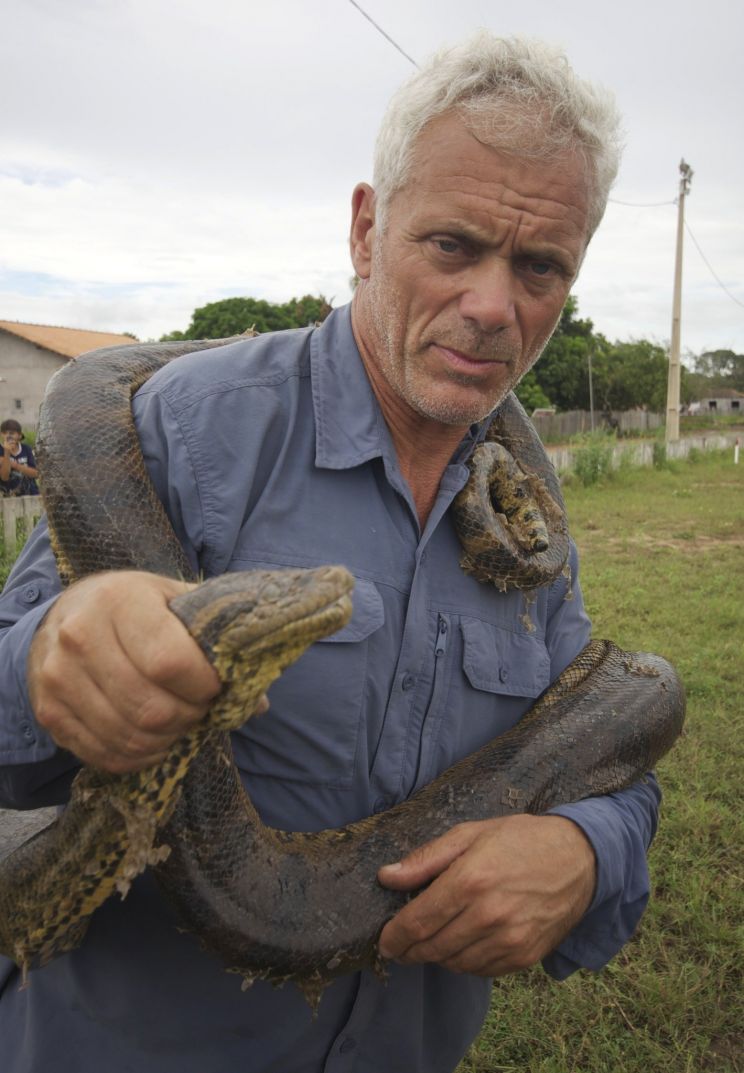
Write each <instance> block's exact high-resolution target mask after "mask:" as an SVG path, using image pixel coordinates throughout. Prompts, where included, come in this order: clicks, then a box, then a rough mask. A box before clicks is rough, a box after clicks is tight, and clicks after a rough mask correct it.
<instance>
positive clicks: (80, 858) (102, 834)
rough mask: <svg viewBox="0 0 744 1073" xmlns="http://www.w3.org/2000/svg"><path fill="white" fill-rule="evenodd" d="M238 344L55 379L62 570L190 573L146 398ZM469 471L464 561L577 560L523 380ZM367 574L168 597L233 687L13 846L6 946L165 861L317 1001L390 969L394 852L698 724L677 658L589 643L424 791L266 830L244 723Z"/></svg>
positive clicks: (511, 567) (634, 770)
mask: <svg viewBox="0 0 744 1073" xmlns="http://www.w3.org/2000/svg"><path fill="white" fill-rule="evenodd" d="M238 338H239V337H238ZM231 341H234V340H216V341H215V340H211V341H200V342H179V343H170V344H152V345H142V346H140V345H132V346H129V347H123V348H122V347H117V348H108V349H106V350H101V351H96V352H94V353H92V354H89V355H85V356H84V357H83V358H79V359H77V360H75V361H73V362H71V363H69V365H68V366H67V367H66V368H65V369H63V370H62V371H61V372H60V373H58V374H57V375H56V376H55V377H54V378H53V380H52V382H51V383H50V386H49V389H48V391H47V395H46V399H45V402H44V406H43V408H42V415H41V422H40V429H39V454H40V465H41V467H42V472H43V475H44V481H43V485H44V497H45V507H46V510H47V516H48V521H49V529H50V534H51V540H52V546H53V549H54V552H55V557H56V559H57V564H58V569H59V573H60V576H61V578H62V580H63V583H64V584H69V583H70V582H72V581H74V580H76V579H80V578H82V577H85V576H86V575H88V574H91V573H94V572H98V571H101V570H117V569H131V568H134V569H142V570H148V571H152V572H156V573H160V574H163V575H167V576H171V577H185V578H191V577H192V573H191V570H190V567H189V564H188V562H187V560H186V558H185V556H184V554H183V552H182V550H181V548H180V546H179V545H178V542H177V541H176V538H175V536H174V534H173V532H172V530H171V527H170V524H169V522H168V520H167V517H166V515H165V512H164V510H163V508H162V506H161V504H160V502H159V500H158V498H157V496H156V495H155V492H154V490H153V488H152V486H151V484H150V482H149V478H148V477H147V473H146V470H145V466H144V462H143V459H142V455H141V451H140V448H139V441H138V439H137V435H136V431H135V428H134V423H133V420H132V415H131V396H132V394H133V392H134V391H136V390H137V388H138V387H139V386H141V385H142V384H143V383H144V382H145V381H146V380H147V379H149V377H150V376H152V375H153V373H154V372H155V371H156V370H157V369H158V368H160V367H161V366H162V365H163V364H165V363H166V362H168V361H170V360H171V359H173V358H177V357H179V356H180V355H181V354H184V353H188V352H192V351H195V350H202V349H205V348H208V347H213V346H219V345H225V343H227V342H231ZM81 444H88V445H89V446H90V459H89V460H87V461H86V460H85V459H82V460H81V459H80V457H79V453H80V445H81ZM470 465H471V479H470V480H469V482H468V484H467V486H466V489H465V490H464V491H463V492H462V493H460V495H459V497H458V499H457V501H456V503H455V504H454V506H453V511H454V515H455V519H456V524H457V526H458V532H459V535H460V538H461V542H462V544H463V548H464V551H463V558H462V560H461V565H462V567H463V569H464V570H466V571H468V572H470V573H472V574H473V575H474V576H475V577H476V578H478V580H480V581H484V582H487V583H492V584H494V585H496V586H497V587H498V588H500V589H506V588H513V587H517V588H523V589H526V590H530V589H534V588H535V587H536V586H539V585H543V584H547V583H549V582H550V581H551V580H553V579H554V578H556V577H557V576H558V575H559V574H560V573H561V572H565V570H566V561H567V555H568V533H567V525H566V519H565V513H564V508H563V502H562V499H561V494H560V489H559V486H558V481H557V478H556V476H555V474H554V472H553V469H552V466H551V465H550V463H549V461H548V459H547V457H546V455H545V452H544V450H543V448H542V445H541V444H540V441H539V439H538V437H537V435H536V433H535V432H534V429H533V428H532V425H531V423H530V422H529V420H528V419H527V417H526V415H525V414H524V411H523V410H522V409H521V407H520V406H519V403H518V402H517V401H516V399H515V398H514V397H513V396H511V395H510V396H509V397H508V398H507V399H506V400H505V402H504V403H503V404H502V405H501V407H500V408H499V411H498V413H497V415H496V417H495V419H494V421H493V423H492V425H491V429H490V432H489V442H488V443H484V444H482V445H480V446H479V447H478V448H477V449H476V451H475V452H474V455H473V458H472V460H471V463H470ZM351 587H352V579H351V576H350V575H349V574H348V572H347V571H346V570H345V569H344V568H343V567H338V566H327V567H319V568H318V569H316V570H309V571H299V570H287V571H272V572H261V571H256V572H251V573H239V574H228V575H225V576H224V577H222V578H216V579H212V580H210V581H207V582H205V583H204V584H202V585H200V586H199V587H198V588H197V589H195V590H193V591H192V592H190V593H188V594H187V595H185V596H181V597H178V598H177V599H176V600H175V601H173V602H172V604H171V609H172V610H173V611H174V613H176V614H177V615H179V617H180V618H181V619H182V620H183V621H184V623H185V624H186V626H187V627H188V628H189V629H190V631H191V632H192V634H193V636H194V637H195V639H196V640H197V641H198V643H199V644H200V645H201V647H202V649H203V650H204V651H205V653H206V654H207V656H208V657H209V658H210V659H211V660H212V661H213V663H214V665H215V667H216V668H217V670H218V673H219V675H220V678H221V680H222V682H223V689H222V692H221V694H220V695H219V697H218V698H217V700H216V701H215V703H214V704H213V705H212V708H211V709H210V712H209V714H208V716H207V717H206V719H205V721H204V722H203V724H202V725H200V727H199V728H198V729H197V730H195V731H193V732H191V733H190V734H189V735H187V736H186V737H185V738H184V739H182V740H181V741H179V742H177V743H176V745H175V746H174V747H173V748H172V750H171V752H170V754H169V756H168V757H167V759H166V760H165V761H164V762H163V763H162V764H159V765H157V766H156V767H154V768H149V769H146V770H145V771H141V772H137V773H135V774H131V775H110V774H106V773H104V772H100V771H96V770H93V769H91V768H83V769H82V771H81V772H80V773H79V774H78V776H77V778H76V780H75V783H74V785H73V791H72V798H71V802H70V804H69V806H68V808H67V809H66V811H65V812H64V813H63V815H62V816H61V817H60V818H58V819H57V820H56V821H55V822H53V823H52V824H51V825H49V826H47V827H45V828H44V829H43V830H41V831H40V832H39V833H37V834H36V835H34V836H33V837H31V838H27V839H26V841H24V842H23V843H22V844H21V845H19V846H17V847H15V848H13V849H12V852H9V853H7V855H6V856H5V857H4V859H2V860H0V952H2V953H4V954H6V955H7V956H9V957H11V958H13V959H14V960H15V961H16V962H17V963H18V964H19V965H20V966H22V968H23V969H24V971H25V970H26V969H27V968H29V967H36V966H38V965H43V964H44V963H45V962H47V961H49V960H50V959H51V958H54V957H56V956H58V955H59V954H61V953H64V952H65V951H68V950H70V949H72V948H74V947H75V946H76V945H78V944H79V943H80V942H81V941H82V940H83V938H84V935H85V931H86V928H87V924H88V921H89V919H90V916H91V914H92V913H93V912H94V911H95V909H96V908H97V907H98V906H99V905H101V904H102V903H103V902H104V901H105V900H106V899H107V898H108V897H110V896H111V894H113V893H114V892H115V891H118V892H119V893H120V894H122V895H123V894H125V893H126V891H127V889H128V887H129V884H130V883H131V881H132V879H133V878H134V877H135V876H136V875H138V874H139V873H140V872H141V871H142V870H143V869H144V868H146V867H148V866H149V867H152V868H153V869H154V871H155V874H156V876H157V879H158V881H159V883H160V884H161V886H162V888H163V890H164V892H165V895H166V897H167V898H168V900H169V901H170V903H171V905H172V906H173V908H174V910H175V912H176V914H177V916H178V917H179V918H180V921H181V922H182V923H183V926H184V927H185V928H186V929H187V930H189V931H192V932H193V933H195V935H196V936H197V937H198V939H199V941H200V942H201V943H202V945H203V946H204V948H205V949H206V950H207V951H209V952H211V953H212V954H214V955H215V956H217V957H218V958H220V959H221V960H222V961H223V962H224V964H225V966H226V967H227V968H229V969H231V970H234V971H237V972H239V973H241V974H242V975H243V977H244V979H245V982H246V983H250V982H251V981H252V980H253V979H256V978H262V979H269V980H272V981H273V982H275V983H278V982H282V981H285V980H292V981H294V982H295V983H297V984H298V986H300V987H301V988H302V989H303V990H304V992H305V994H306V995H307V996H308V998H309V999H310V1000H311V1001H317V998H318V996H319V994H320V993H321V992H322V989H323V988H324V987H325V986H326V984H327V983H328V982H329V981H330V980H331V979H332V978H333V977H334V976H336V975H338V974H340V973H345V972H349V971H353V970H357V969H359V968H361V967H364V966H373V967H375V968H377V969H380V967H381V966H380V963H379V957H378V954H377V950H376V940H377V937H378V935H379V933H380V930H381V929H382V927H383V925H384V923H385V922H386V921H387V920H388V919H390V917H391V916H393V915H394V914H395V912H396V911H397V910H398V909H399V908H400V907H401V906H402V905H403V904H404V902H405V900H406V898H407V896H406V895H404V894H401V893H399V892H394V891H391V890H387V889H385V888H383V887H382V886H380V884H379V883H378V882H377V880H376V873H377V870H378V868H379V866H380V865H381V864H384V863H387V862H390V861H394V860H397V859H399V858H400V857H401V856H402V855H404V854H406V853H407V852H408V851H410V850H411V849H413V848H414V847H415V846H417V845H420V844H421V843H423V842H426V841H428V840H429V839H432V838H434V837H436V836H438V835H440V834H442V833H444V832H445V831H447V830H449V828H451V827H452V826H453V825H454V824H456V823H460V822H464V821H471V820H479V819H485V818H488V817H494V816H501V815H506V814H509V813H512V812H532V813H537V812H542V811H545V810H547V809H549V808H550V807H552V806H554V805H557V804H560V803H565V802H568V801H573V800H579V799H580V798H582V797H586V796H589V795H593V794H603V793H609V792H611V791H613V790H617V789H620V788H622V787H624V786H627V785H628V784H629V783H631V782H632V781H634V780H636V779H638V778H640V777H642V776H643V774H644V772H646V771H647V770H648V769H649V768H650V767H652V766H653V765H654V764H655V763H656V761H657V760H658V759H659V758H660V757H661V756H662V755H664V753H665V752H666V751H667V750H668V749H669V748H670V747H671V745H672V743H673V742H674V740H675V738H676V737H677V735H678V734H679V732H680V730H681V726H682V720H683V717H684V694H683V690H682V686H681V684H680V682H679V679H678V677H677V675H676V673H675V671H674V668H673V667H671V665H670V664H669V663H667V662H666V661H665V660H663V659H661V658H660V657H658V656H653V655H649V654H643V653H627V652H622V651H620V650H619V649H618V648H616V647H615V646H614V645H613V644H612V643H611V642H609V641H592V642H591V643H590V644H589V645H588V646H587V648H586V649H585V650H584V651H583V652H582V653H581V654H580V655H579V656H578V658H577V659H576V660H575V661H574V662H573V663H572V664H571V665H570V666H569V667H568V668H567V669H566V671H564V673H563V674H562V675H561V676H560V678H559V679H558V680H557V681H556V682H555V683H554V684H553V685H552V686H551V687H550V689H548V690H547V692H546V693H545V694H543V696H542V697H541V698H540V699H539V700H538V701H537V703H536V704H535V705H534V706H533V708H532V709H531V710H530V711H529V712H528V713H527V715H526V716H525V717H524V718H523V719H522V720H521V721H520V722H519V723H518V724H517V726H516V727H515V728H514V729H513V730H511V731H510V732H509V733H507V734H505V735H503V736H502V737H499V738H497V739H496V740H495V741H493V742H491V743H490V744H489V745H487V746H485V747H484V748H483V749H481V750H480V751H479V752H477V753H475V754H474V755H473V756H470V757H468V758H466V759H464V760H462V761H460V762H459V763H458V764H456V765H455V766H453V767H452V768H450V769H448V770H447V771H446V772H444V774H442V775H441V776H440V777H439V778H438V779H436V780H435V781H434V782H432V783H431V784H430V785H428V786H427V787H425V788H424V789H423V790H421V791H419V792H418V793H417V794H416V795H415V796H414V797H412V798H410V799H409V800H408V801H405V802H403V803H402V804H399V805H397V806H395V807H394V808H392V809H390V810H389V811H387V812H384V813H381V814H378V815H375V816H373V817H370V818H369V819H365V820H362V821H359V822H357V823H354V824H351V825H350V826H347V827H344V828H341V829H339V830H329V831H322V832H320V833H317V834H287V833H284V832H280V831H276V830H273V829H270V828H267V827H265V826H264V825H263V824H262V823H261V821H260V819H259V817H258V815H257V814H256V812H255V810H254V808H253V806H252V804H251V802H250V799H249V797H248V795H247V794H246V793H245V791H244V789H243V786H242V784H241V780H240V777H239V775H238V772H237V770H236V767H235V764H234V762H233V759H232V754H231V749H230V742H229V730H230V729H231V728H234V727H236V726H239V725H241V724H242V723H243V722H244V720H245V718H246V713H250V712H252V711H253V710H254V708H255V706H256V703H257V700H258V698H259V697H260V695H261V694H262V693H263V692H264V691H265V690H266V689H267V688H268V686H269V685H270V683H271V681H273V680H274V679H275V678H276V676H277V675H278V674H280V673H281V671H282V670H283V669H284V668H285V667H286V666H287V665H288V664H289V663H290V662H291V661H292V660H293V659H295V658H297V657H298V656H299V654H300V653H301V652H302V651H303V650H304V649H305V648H306V647H307V646H308V645H309V644H311V643H312V642H313V641H315V640H317V639H318V638H319V637H321V636H324V635H326V634H328V633H332V632H333V631H335V630H336V629H338V628H340V626H342V625H343V624H344V623H345V622H346V621H347V620H348V617H349V615H350V611H351V602H350V591H351ZM265 718H271V713H270V712H269V713H268V715H266V716H265Z"/></svg>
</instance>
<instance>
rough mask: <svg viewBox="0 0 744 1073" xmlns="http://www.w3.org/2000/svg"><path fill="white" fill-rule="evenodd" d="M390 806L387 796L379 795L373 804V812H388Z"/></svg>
mask: <svg viewBox="0 0 744 1073" xmlns="http://www.w3.org/2000/svg"><path fill="white" fill-rule="evenodd" d="M389 808H390V802H389V801H388V799H387V798H386V797H378V798H377V800H376V801H375V803H374V805H373V806H372V811H373V812H386V811H387V809H389Z"/></svg>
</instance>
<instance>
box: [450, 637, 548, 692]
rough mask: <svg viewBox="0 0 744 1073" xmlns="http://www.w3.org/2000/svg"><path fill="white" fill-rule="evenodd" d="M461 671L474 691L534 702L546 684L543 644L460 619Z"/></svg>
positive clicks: (545, 657)
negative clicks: (461, 642) (523, 698)
mask: <svg viewBox="0 0 744 1073" xmlns="http://www.w3.org/2000/svg"><path fill="white" fill-rule="evenodd" d="M461 628H462V641H463V657H462V668H463V672H464V674H465V677H466V678H467V680H468V682H469V683H470V685H471V686H472V687H473V688H474V689H479V690H483V691H485V692H487V693H498V694H500V695H502V696H504V697H525V698H529V699H530V700H534V699H535V697H539V696H540V694H541V693H542V692H543V690H545V689H547V687H548V686H549V684H550V656H549V654H548V650H547V648H546V647H545V642H544V640H542V639H541V638H540V637H538V636H536V635H535V634H531V633H515V632H514V631H512V630H507V629H504V628H503V627H502V626H497V625H494V624H492V623H490V622H483V621H481V620H480V619H474V618H465V617H463V618H462V619H461Z"/></svg>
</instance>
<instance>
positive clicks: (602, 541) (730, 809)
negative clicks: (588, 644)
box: [459, 452, 744, 1073]
mask: <svg viewBox="0 0 744 1073" xmlns="http://www.w3.org/2000/svg"><path fill="white" fill-rule="evenodd" d="M566 499H567V504H568V510H569V516H570V519H571V527H572V532H573V535H574V537H575V539H576V541H577V543H578V545H579V550H580V552H581V555H582V587H583V590H584V595H585V599H586V603H587V606H588V609H589V611H590V613H591V615H592V618H593V621H594V633H595V636H605V637H610V638H612V639H613V640H615V641H616V642H617V643H618V644H620V645H621V646H623V647H625V648H630V649H646V650H650V651H655V652H659V653H661V654H662V655H664V656H666V657H667V658H669V659H671V660H672V661H673V662H674V663H675V665H676V666H677V668H678V670H679V672H680V674H681V676H682V679H683V681H684V682H685V686H686V690H687V698H688V715H687V725H686V730H685V733H684V735H683V738H682V739H681V741H680V742H679V743H678V745H677V746H676V747H675V749H674V750H673V751H672V753H671V754H670V755H669V756H667V757H666V758H665V759H664V760H663V761H662V762H661V764H660V765H659V777H660V780H661V783H662V786H663V788H664V794H665V797H664V805H663V814H662V820H661V826H660V829H659V833H658V835H657V838H656V840H655V842H654V845H653V847H652V850H651V855H650V868H651V874H652V884H653V888H654V893H653V895H652V901H651V904H650V906H649V909H648V911H647V913H646V915H645V917H644V919H643V921H642V923H641V927H640V929H639V931H638V933H637V934H636V936H635V937H634V938H633V940H632V941H631V942H630V943H629V944H628V945H627V946H626V947H625V949H624V950H623V951H622V952H621V953H620V955H619V956H618V957H617V958H616V959H615V960H614V961H613V962H612V963H611V964H610V965H609V966H608V967H607V968H606V969H604V970H603V971H602V972H601V973H599V974H596V975H595V974H591V973H588V972H583V971H582V972H579V973H577V974H575V975H574V976H573V977H571V978H570V979H569V980H567V981H565V982H564V983H562V984H556V983H554V982H553V981H552V980H550V979H549V978H548V977H547V976H545V974H544V973H543V972H542V971H541V970H540V969H534V970H531V971H530V972H529V973H526V974H524V975H522V976H519V977H512V978H509V979H504V980H501V981H498V982H497V983H496V984H495V985H494V990H493V999H492V1007H491V1013H490V1015H489V1019H488V1021H487V1023H486V1025H485V1027H484V1029H483V1032H482V1033H481V1035H480V1037H479V1039H478V1040H477V1042H476V1043H475V1045H474V1046H473V1048H472V1051H471V1053H470V1054H469V1055H468V1057H467V1058H466V1059H465V1060H464V1061H463V1063H462V1064H461V1066H460V1069H459V1073H511V1071H515V1073H516V1071H517V1070H518V1071H519V1073H525V1071H529V1073H605V1071H606V1073H610V1071H613V1073H614V1071H616V1070H622V1071H623V1073H740V1071H743V1070H744V1018H743V1017H742V997H743V996H744V979H743V978H742V963H743V962H744V923H743V922H744V884H743V883H742V879H743V878H744V868H743V862H744V826H743V822H742V815H743V814H744V801H743V800H742V798H743V796H744V795H743V794H742V770H743V769H744V765H743V764H742V760H743V759H744V750H743V748H742V741H744V705H742V703H741V692H742V685H743V684H744V673H743V672H744V660H742V652H743V651H744V584H743V582H744V466H741V465H740V466H734V465H733V463H732V457H731V455H730V453H729V452H726V453H725V454H712V453H711V454H705V455H701V456H700V457H699V458H697V459H696V460H695V461H694V462H693V463H667V465H666V467H665V468H663V469H649V468H646V469H635V470H628V469H625V470H621V471H617V472H615V473H614V474H612V475H610V476H609V477H608V478H607V479H606V480H604V481H602V482H600V483H598V484H594V485H592V486H590V487H585V486H582V485H581V484H580V483H579V482H578V481H575V482H573V483H572V484H570V485H569V486H568V487H567V489H566Z"/></svg>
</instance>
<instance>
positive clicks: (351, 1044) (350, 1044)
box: [339, 1036, 356, 1054]
mask: <svg viewBox="0 0 744 1073" xmlns="http://www.w3.org/2000/svg"><path fill="white" fill-rule="evenodd" d="M355 1047H356V1040H355V1039H352V1037H351V1036H347V1037H346V1039H345V1040H344V1041H343V1043H342V1044H341V1046H340V1047H339V1051H340V1052H341V1054H348V1053H349V1051H353V1050H354V1048H355Z"/></svg>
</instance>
